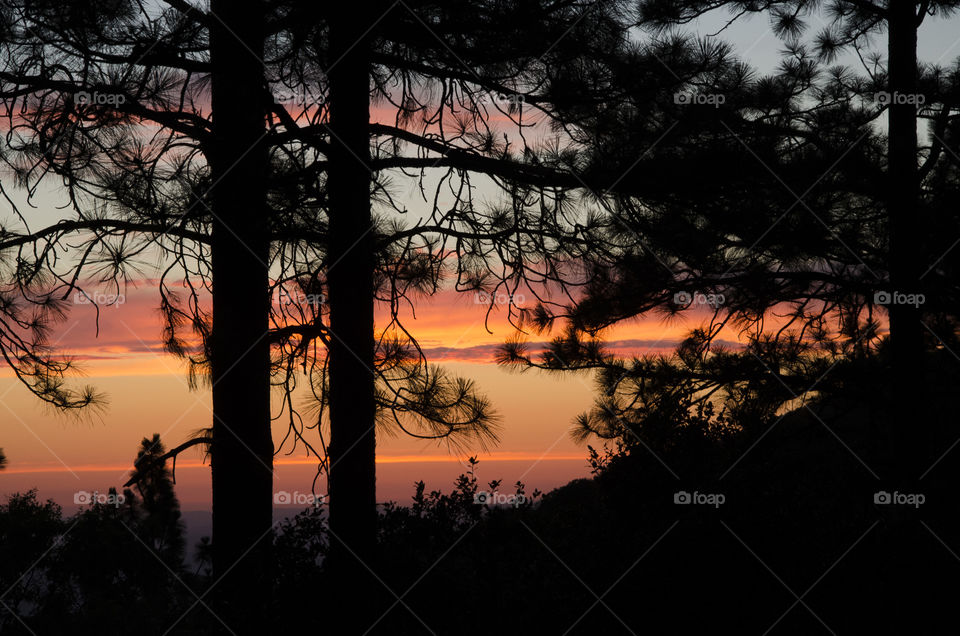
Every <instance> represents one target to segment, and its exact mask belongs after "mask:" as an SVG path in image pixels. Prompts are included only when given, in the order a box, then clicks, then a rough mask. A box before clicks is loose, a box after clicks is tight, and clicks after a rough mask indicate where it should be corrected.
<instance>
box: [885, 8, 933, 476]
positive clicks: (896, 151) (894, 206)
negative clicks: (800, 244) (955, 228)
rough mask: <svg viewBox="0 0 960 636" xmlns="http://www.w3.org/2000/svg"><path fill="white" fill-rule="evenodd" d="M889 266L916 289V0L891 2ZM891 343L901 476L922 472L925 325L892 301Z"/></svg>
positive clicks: (894, 277) (897, 287)
mask: <svg viewBox="0 0 960 636" xmlns="http://www.w3.org/2000/svg"><path fill="white" fill-rule="evenodd" d="M889 11H890V16H889V34H888V37H889V40H888V56H889V61H888V64H889V92H890V94H891V96H892V97H893V99H892V102H891V105H890V108H889V148H888V162H889V179H888V182H889V187H890V190H889V207H888V221H889V232H890V234H889V243H890V246H889V249H890V253H889V270H890V286H891V287H892V289H891V290H890V291H895V292H899V293H901V294H914V293H918V292H919V289H918V286H919V278H920V271H921V269H920V268H921V260H920V255H921V253H922V248H921V233H920V230H921V228H922V221H921V219H920V218H919V217H918V213H919V210H918V208H917V194H918V183H917V174H918V173H917V110H916V106H915V104H914V102H913V100H912V99H910V97H912V96H914V95H915V94H916V92H917V19H916V13H915V12H916V7H915V3H914V2H913V0H891V2H890V4H889ZM889 309H890V312H889V315H890V348H891V362H892V368H893V373H892V380H893V392H894V393H893V399H894V401H895V406H894V408H893V410H892V414H893V418H894V421H893V438H894V440H895V448H896V450H897V453H898V455H899V457H897V458H896V460H897V461H896V462H895V463H896V464H897V472H898V473H900V474H899V475H897V478H898V479H899V480H915V479H917V478H918V477H919V474H915V473H916V471H917V470H918V468H919V466H918V461H919V457H920V453H919V448H920V447H921V446H922V440H923V438H924V435H925V434H926V431H925V430H924V428H923V427H924V423H923V422H922V421H921V420H922V414H921V411H920V407H922V405H923V404H924V400H923V398H922V396H921V393H922V388H923V326H922V324H921V322H920V311H919V309H917V308H916V307H914V306H913V305H910V304H905V303H895V302H894V303H892V304H891V305H890V306H889Z"/></svg>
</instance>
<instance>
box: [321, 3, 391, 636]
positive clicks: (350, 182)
mask: <svg viewBox="0 0 960 636" xmlns="http://www.w3.org/2000/svg"><path fill="white" fill-rule="evenodd" d="M331 13H332V15H333V18H332V19H331V28H330V30H331V33H330V59H329V64H332V67H331V68H330V70H329V81H330V100H331V101H330V130H331V155H330V172H329V181H328V183H329V196H330V238H329V241H330V242H329V246H328V254H327V258H328V259H329V260H328V262H329V267H328V270H327V283H328V286H329V289H328V291H329V302H330V330H331V333H332V338H331V340H332V341H331V345H330V351H329V355H330V367H329V373H330V377H329V389H330V448H329V454H330V462H331V465H330V472H329V496H330V531H331V534H332V537H331V554H330V561H329V571H330V573H331V577H332V580H331V583H332V585H333V588H334V590H335V596H336V597H337V598H336V599H335V600H334V601H333V606H334V608H335V611H336V612H338V613H339V612H340V610H342V611H343V612H342V614H340V619H339V620H337V621H336V624H338V626H339V631H338V633H344V634H353V633H363V631H364V629H363V628H362V627H361V624H364V623H365V624H367V625H369V624H370V623H371V622H373V621H374V620H376V619H377V618H379V616H370V615H367V614H368V613H369V612H357V611H356V609H355V608H356V605H354V604H355V603H356V602H357V599H360V598H362V599H364V606H365V607H366V608H368V610H369V608H370V601H371V600H372V599H371V596H372V595H375V594H377V593H378V591H380V585H379V583H377V582H376V580H375V579H373V578H371V576H370V574H369V570H368V569H367V568H368V567H371V568H372V567H374V564H373V559H374V552H375V547H376V530H377V508H376V506H377V499H376V496H377V493H376V435H375V430H374V423H375V416H376V409H375V402H374V375H373V364H374V340H373V337H374V333H373V330H374V323H373V309H374V301H373V270H374V237H373V233H372V224H371V223H372V221H371V210H370V180H371V175H370V170H369V168H368V166H369V163H370V137H369V123H370V52H369V42H368V40H367V39H366V38H365V37H364V32H365V31H366V30H367V29H368V28H369V24H365V23H364V18H365V17H366V16H365V15H364V14H362V13H356V12H352V11H337V10H334V11H333V12H331ZM351 607H353V608H354V609H350V608H351Z"/></svg>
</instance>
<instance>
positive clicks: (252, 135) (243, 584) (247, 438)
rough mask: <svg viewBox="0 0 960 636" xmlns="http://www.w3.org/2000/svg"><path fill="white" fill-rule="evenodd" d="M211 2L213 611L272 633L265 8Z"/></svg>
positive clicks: (228, 0) (236, 624)
mask: <svg viewBox="0 0 960 636" xmlns="http://www.w3.org/2000/svg"><path fill="white" fill-rule="evenodd" d="M211 9H212V13H213V14H214V15H215V16H216V18H217V19H215V20H213V24H214V27H213V28H212V29H211V33H210V57H211V61H212V64H213V68H214V71H213V76H212V84H211V100H212V111H213V126H214V142H213V146H212V151H211V153H210V166H211V179H212V183H213V184H214V185H213V187H212V191H211V200H212V213H213V217H214V219H213V229H212V248H211V252H212V274H211V275H212V279H213V330H212V342H211V343H210V359H211V382H212V385H213V388H212V392H213V413H214V421H213V452H212V459H211V469H212V490H213V576H214V580H215V581H218V582H217V584H216V587H215V588H214V590H213V598H214V607H213V609H214V611H215V612H216V614H217V615H218V617H219V618H220V619H221V620H223V621H224V622H225V623H226V624H227V625H228V626H229V627H230V628H231V629H232V630H234V631H236V632H237V633H241V634H244V633H268V632H267V627H268V625H267V622H266V618H267V609H266V608H267V606H268V604H269V601H270V593H271V575H270V572H271V563H272V559H271V545H272V540H271V537H270V536H269V535H270V530H271V528H272V526H273V518H272V515H273V496H272V493H273V468H272V466H273V463H272V462H273V439H272V436H271V432H270V377H269V373H270V345H269V341H268V339H267V330H268V327H269V312H270V298H269V274H268V267H267V262H268V258H269V247H270V244H269V236H268V226H267V217H266V187H265V183H264V180H265V174H266V172H267V159H266V157H267V155H266V146H265V144H264V132H265V123H266V122H265V116H264V109H263V90H264V88H263V87H264V80H263V77H264V73H263V63H262V62H261V58H262V57H263V41H264V36H263V33H262V29H263V9H262V6H261V3H260V2H259V1H258V0H213V3H212V7H211ZM221 577H222V578H221Z"/></svg>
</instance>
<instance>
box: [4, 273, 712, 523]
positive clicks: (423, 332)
mask: <svg viewBox="0 0 960 636" xmlns="http://www.w3.org/2000/svg"><path fill="white" fill-rule="evenodd" d="M157 304H158V298H157V294H156V290H155V287H154V284H153V283H152V282H150V281H143V282H141V283H140V284H138V285H137V286H136V287H131V288H129V289H128V290H127V291H126V293H125V298H124V303H123V304H122V305H120V306H119V307H116V308H110V307H108V308H104V309H101V312H100V330H99V336H96V329H95V324H94V312H93V309H92V307H90V306H83V305H77V306H73V307H72V309H71V312H70V314H69V315H68V318H67V320H66V321H65V322H64V323H63V324H62V325H61V326H60V328H59V329H58V330H57V332H56V333H55V335H54V337H53V344H54V345H55V346H56V347H57V348H58V349H61V350H63V351H65V352H69V353H71V354H73V355H75V356H76V357H77V359H78V360H80V361H81V362H82V367H83V369H84V370H85V372H86V377H85V378H81V379H79V380H75V381H77V382H81V383H89V384H92V385H94V386H96V387H97V388H98V389H100V390H102V391H103V392H105V393H106V394H107V395H108V396H109V399H110V401H109V404H108V405H107V407H106V409H105V410H104V412H103V413H101V414H94V415H90V416H87V417H84V418H81V419H75V418H71V417H64V416H62V415H59V414H56V413H53V412H51V411H50V410H49V409H47V408H44V407H43V406H41V404H40V403H39V401H38V400H37V399H36V398H34V397H33V396H32V395H30V394H29V393H28V391H27V390H26V389H25V388H24V387H22V386H21V385H20V384H19V383H18V382H17V381H16V380H15V379H14V378H13V377H12V375H11V373H10V371H9V370H8V369H7V370H3V371H0V418H2V421H3V422H4V426H3V430H2V434H0V447H2V448H4V451H5V453H6V455H7V457H8V460H9V465H8V469H7V470H6V471H4V472H0V492H2V493H7V494H8V493H10V492H14V491H17V490H24V489H26V488H30V487H39V488H40V489H41V495H43V496H54V495H56V499H57V500H58V501H60V502H61V503H64V504H69V503H70V502H69V501H67V500H66V499H64V498H65V497H67V495H69V494H70V493H72V492H74V491H75V490H78V489H86V490H91V491H92V490H97V489H99V490H101V491H103V490H105V489H106V488H108V487H109V486H112V485H113V486H117V485H120V484H122V483H123V481H124V478H125V476H126V474H127V472H128V471H129V467H130V465H131V462H132V459H133V457H134V455H135V453H136V449H137V446H138V443H139V440H140V439H141V438H142V437H144V436H146V435H152V434H153V433H160V434H161V436H162V437H163V439H164V440H166V442H167V444H168V446H170V445H174V444H176V443H179V442H180V441H182V440H184V439H186V438H187V437H188V436H189V435H190V434H191V432H192V431H195V430H197V429H200V428H204V427H208V426H209V423H210V419H211V412H210V401H209V395H208V393H207V392H206V391H199V392H191V391H189V389H188V387H187V384H186V377H185V372H184V368H183V367H182V365H180V363H179V362H178V361H177V360H175V359H174V358H172V357H171V356H169V355H168V354H165V353H163V352H162V350H161V348H160V345H159V336H160V320H159V317H158V313H157V310H156V307H157ZM484 312H485V306H484V305H481V304H477V303H476V302H475V300H474V296H473V295H472V294H456V293H454V292H442V293H440V294H437V295H436V296H435V297H433V298H430V299H428V300H426V301H424V302H423V303H422V304H421V305H420V306H419V307H418V309H417V318H416V320H410V321H408V325H409V327H410V328H411V331H412V332H413V333H414V335H416V336H417V337H418V339H419V340H420V342H421V344H422V346H423V347H424V349H425V351H426V353H427V355H428V356H429V358H431V359H432V360H433V361H436V362H438V363H441V364H443V365H445V366H447V367H448V368H450V370H451V371H453V372H455V373H458V374H460V375H464V376H467V377H470V378H472V379H474V380H475V381H476V382H477V385H478V386H479V388H480V389H481V390H483V391H484V392H486V393H487V394H488V395H489V396H490V398H491V399H492V401H493V403H494V404H495V406H496V408H497V410H498V412H499V413H500V415H501V417H502V431H501V443H500V445H499V446H498V447H497V448H494V449H491V452H488V453H480V452H479V451H480V449H475V451H476V453H477V454H478V455H479V456H480V458H481V461H482V463H481V467H482V469H481V470H482V476H483V477H484V478H487V479H494V478H503V479H504V481H505V483H512V482H513V481H515V480H516V479H519V478H521V477H523V479H524V480H526V481H527V482H528V484H529V485H530V486H531V488H532V487H540V488H552V487H555V486H557V485H559V484H561V483H564V482H566V481H568V480H569V479H572V478H574V477H577V476H586V475H587V473H588V469H587V464H586V462H585V457H586V449H585V448H583V447H581V446H578V445H575V444H574V443H573V442H572V441H571V440H570V437H569V434H568V432H569V429H570V426H571V421H572V418H573V417H574V416H575V415H576V414H577V413H578V412H580V411H583V410H586V409H587V408H589V407H590V404H591V402H592V399H593V396H592V378H591V376H590V375H587V374H570V375H565V376H562V377H561V376H557V375H553V374H543V373H539V372H527V373H523V374H519V373H516V372H510V371H507V370H505V369H502V368H499V367H497V366H496V365H495V364H493V363H492V356H493V352H494V350H495V348H496V346H497V345H498V344H500V343H502V342H503V341H504V340H505V339H506V338H507V337H508V336H509V335H511V334H512V333H513V330H512V328H510V327H509V326H508V325H507V324H506V322H505V320H504V313H503V312H498V313H495V314H494V316H493V319H492V320H491V322H490V323H489V324H490V327H491V329H492V330H493V333H492V334H491V333H488V332H487V331H486V330H485V329H484ZM696 324H697V320H696V319H695V318H691V319H689V320H686V321H682V322H680V323H677V324H673V325H670V326H665V325H663V324H660V323H658V322H654V321H650V322H644V323H636V324H632V325H627V326H625V327H622V328H618V329H617V330H616V332H613V333H612V334H611V338H612V339H615V340H617V341H621V342H622V344H624V345H628V346H627V347H626V348H627V349H630V350H632V351H636V352H643V351H649V352H655V351H657V352H666V351H669V350H670V349H671V347H672V346H673V345H674V344H675V342H676V341H677V339H678V338H680V337H682V335H683V333H684V332H685V331H687V330H689V329H690V328H691V327H693V326H695V325H696ZM532 339H533V340H534V341H539V340H542V339H544V338H543V337H536V336H533V337H532ZM283 433H284V429H283V427H282V426H281V425H278V426H277V427H276V429H275V435H274V438H275V441H276V443H279V442H280V440H281V439H282V438H283ZM464 457H465V456H457V455H453V454H451V453H450V451H449V450H448V449H447V448H446V447H445V446H444V445H442V444H440V445H438V444H437V443H435V442H426V441H421V440H415V439H412V438H409V437H403V436H398V437H393V438H391V437H381V439H380V467H379V484H380V496H381V498H384V499H386V498H392V499H403V498H405V497H406V496H408V495H409V494H411V493H412V483H413V481H415V480H416V479H420V478H432V479H433V480H434V481H433V483H428V487H433V488H439V487H443V488H448V487H449V485H450V482H451V481H452V480H453V478H454V477H455V476H456V475H457V474H459V472H461V471H462V470H463V466H462V464H461V461H462V459H464ZM181 459H182V461H181V462H178V468H179V470H178V493H179V495H180V497H181V498H182V499H183V500H184V503H185V505H188V504H193V505H201V506H202V505H204V504H205V502H206V501H208V499H209V492H208V491H209V471H208V470H207V469H206V468H205V467H202V466H201V463H200V456H199V453H195V452H188V453H187V454H186V455H184V456H183V457H182V458H181ZM277 461H278V470H277V474H278V480H277V485H278V488H280V487H284V486H285V487H286V489H287V490H290V491H293V490H297V489H299V490H300V491H304V492H309V490H310V483H311V480H312V477H313V471H314V466H315V464H314V462H312V461H311V460H308V459H307V458H306V457H304V456H303V455H302V454H300V451H298V453H297V454H296V455H295V456H292V457H287V456H285V455H283V454H281V455H278V457H277ZM535 482H537V483H535ZM70 498H71V499H72V497H70Z"/></svg>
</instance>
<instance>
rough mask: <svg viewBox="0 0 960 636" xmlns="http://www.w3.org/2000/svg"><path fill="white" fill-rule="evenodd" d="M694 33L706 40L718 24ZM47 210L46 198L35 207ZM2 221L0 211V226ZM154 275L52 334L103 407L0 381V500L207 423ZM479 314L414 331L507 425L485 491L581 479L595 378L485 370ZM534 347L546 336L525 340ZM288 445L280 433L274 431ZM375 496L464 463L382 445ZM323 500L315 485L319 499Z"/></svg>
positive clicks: (771, 42)
mask: <svg viewBox="0 0 960 636" xmlns="http://www.w3.org/2000/svg"><path fill="white" fill-rule="evenodd" d="M694 26H695V27H697V26H699V28H700V31H701V32H702V33H704V34H705V33H710V32H713V31H715V30H716V28H715V27H716V26H717V24H709V25H694ZM952 28H955V25H954V27H951V25H950V24H949V23H945V22H942V21H931V22H930V23H929V26H927V25H926V24H925V25H924V29H925V30H926V33H925V35H922V37H921V38H920V57H921V59H922V60H925V61H929V62H936V61H940V62H941V63H945V62H947V61H949V60H951V59H953V58H954V57H955V56H956V55H957V54H958V53H960V47H958V37H960V34H957V33H956V32H955V31H953V30H951V29H952ZM724 37H725V39H727V40H729V41H730V42H731V43H733V44H734V47H735V48H734V50H735V51H736V52H737V54H738V55H740V56H742V57H744V58H745V59H746V60H747V61H748V62H750V63H751V64H753V65H755V66H758V67H759V68H760V69H763V70H769V69H770V68H772V66H773V65H774V64H776V63H777V60H778V59H779V58H778V55H777V52H778V51H779V50H780V49H781V46H782V45H781V44H780V43H779V41H778V40H777V38H776V37H775V36H774V35H773V33H772V32H771V31H770V29H769V25H768V23H767V21H766V20H765V19H763V18H754V19H752V20H745V21H743V22H739V23H737V24H736V25H735V26H734V27H733V28H732V29H731V30H730V31H728V32H726V33H725V36H724ZM40 203H42V200H41V201H40ZM31 213H35V214H36V216H35V217H34V218H35V219H37V221H36V223H37V226H40V225H41V224H42V222H43V221H44V220H50V219H53V218H56V215H57V211H56V209H55V205H54V204H53V203H52V201H51V202H50V204H49V205H48V206H46V207H45V206H43V205H40V207H39V209H37V210H34V211H31ZM8 218H9V210H8V209H7V208H6V206H5V205H3V206H0V220H3V221H5V222H6V221H7V220H8ZM154 275H155V274H152V273H148V274H147V275H146V277H145V278H144V279H143V280H140V281H135V284H134V285H133V286H131V287H130V288H128V289H126V290H125V291H124V303H123V304H122V305H120V306H119V307H116V308H106V309H104V310H103V311H102V312H101V317H100V325H99V336H97V335H96V329H95V324H94V312H93V311H92V309H91V308H90V307H89V306H86V307H85V306H77V307H74V308H73V310H72V311H71V313H70V315H69V316H68V318H67V320H66V321H65V322H64V323H63V324H62V325H61V326H60V328H59V329H58V330H57V332H56V334H55V336H54V338H53V340H54V342H53V344H54V345H55V346H56V347H57V348H58V349H62V350H63V351H64V352H67V353H70V354H72V355H75V356H76V357H77V359H78V360H79V361H80V362H81V363H82V366H83V368H84V370H85V372H86V378H85V379H84V380H83V382H88V383H90V384H92V385H94V386H95V387H97V388H98V389H99V390H101V391H103V392H104V393H106V394H107V395H108V396H109V404H108V405H107V406H106V408H105V409H104V410H103V411H102V412H100V413H96V414H89V415H87V416H84V417H83V418H80V419H76V418H70V417H65V416H62V415H58V414H56V413H53V412H51V411H50V410H49V409H45V408H44V407H43V406H41V404H40V403H39V401H38V400H37V399H36V398H34V397H33V396H31V395H30V394H29V393H28V391H27V390H26V389H25V388H24V387H23V386H21V385H20V384H19V383H18V382H17V381H16V380H15V379H14V378H13V377H12V375H11V373H10V372H9V370H7V369H3V370H0V421H2V422H3V428H2V432H0V447H2V448H3V449H4V452H5V453H6V455H7V457H8V460H9V464H8V468H7V470H6V471H4V472H2V473H0V492H2V493H5V494H9V493H12V492H15V491H23V490H26V489H28V488H32V487H37V488H39V490H40V494H41V496H43V497H53V498H55V499H56V500H57V501H58V502H60V503H62V504H64V505H66V506H67V507H68V508H69V507H71V506H72V494H73V493H74V492H76V491H77V490H90V491H93V490H101V491H102V490H105V489H106V488H108V487H110V486H120V485H122V483H123V482H124V481H125V478H126V476H127V474H128V472H129V470H130V467H131V465H132V460H133V458H134V456H135V453H136V450H137V447H138V444H139V441H140V439H141V438H143V437H144V436H147V435H152V434H153V433H160V434H161V436H162V437H163V439H164V440H165V442H166V443H167V445H168V446H171V445H175V444H177V443H179V442H181V441H183V440H184V439H186V438H187V437H188V436H190V434H191V433H192V432H193V431H196V430H197V429H200V428H205V427H208V426H209V425H210V421H211V411H210V404H209V394H208V391H206V390H200V391H197V392H191V391H190V390H189V389H188V387H187V382H186V371H185V368H184V367H183V366H182V365H181V364H180V363H179V362H177V361H176V360H175V359H174V358H172V357H171V356H169V355H167V354H165V353H163V352H162V350H161V347H160V344H159V339H160V320H159V316H158V313H157V306H158V299H157V294H156V290H155V286H154V282H153V280H152V279H151V278H150V277H151V276H154ZM484 312H485V306H483V305H480V304H477V303H475V302H474V298H473V295H472V294H459V295H458V294H455V293H453V292H450V291H447V292H442V293H440V294H438V295H437V296H435V297H433V298H431V299H429V300H427V301H424V302H423V303H422V304H421V305H420V306H419V307H418V315H417V318H416V320H411V321H409V325H410V327H411V328H412V330H413V332H414V334H415V335H416V337H417V338H418V339H419V341H420V343H421V345H422V346H423V347H424V349H425V350H426V353H427V354H428V356H429V357H430V358H431V361H433V362H438V363H442V364H444V365H447V366H449V367H450V368H451V369H452V370H453V371H456V372H457V373H459V374H461V375H464V376H467V377H469V378H472V379H474V380H476V382H477V384H478V386H479V387H480V388H481V390H483V391H484V392H486V393H487V394H488V395H489V397H490V398H491V399H492V402H493V404H494V405H495V406H496V409H497V410H498V412H499V413H500V415H501V417H502V419H501V423H502V429H501V442H500V444H499V445H498V446H497V447H496V448H493V449H491V450H490V452H487V453H482V452H480V449H476V454H477V455H478V456H479V458H480V459H481V464H480V477H481V479H483V480H486V479H495V478H502V479H503V480H504V483H506V484H509V483H512V482H513V481H515V480H517V479H523V480H524V481H525V482H526V483H527V484H528V486H529V487H530V488H534V487H539V488H542V489H549V488H553V487H556V486H558V485H560V484H562V483H564V482H566V481H568V480H570V479H572V478H575V477H578V476H586V475H587V474H588V466H587V463H586V461H585V457H586V449H585V448H584V447H582V446H578V445H576V444H574V443H573V442H572V441H571V439H570V436H569V430H570V427H571V424H572V419H573V417H574V416H575V415H576V414H577V413H579V412H581V411H583V410H585V409H587V408H589V407H590V405H591V402H592V399H593V395H592V377H591V376H590V375H589V374H581V375H567V376H563V377H557V376H554V375H547V374H542V373H534V372H528V373H525V374H517V373H511V372H509V371H507V370H505V369H501V368H498V367H497V366H496V365H495V364H493V352H494V349H495V347H496V346H497V345H499V344H501V343H502V342H504V340H506V339H507V338H508V337H510V336H511V335H512V334H513V330H512V328H511V327H510V326H509V325H507V324H506V323H505V322H504V320H503V316H502V314H500V315H499V316H498V315H497V314H495V315H494V320H493V321H492V322H491V323H490V327H491V329H492V331H493V333H488V332H487V331H486V330H485V327H484ZM701 320H702V315H701V316H698V315H696V314H693V313H691V314H690V315H689V316H688V317H686V318H684V319H682V320H678V321H674V322H671V323H668V324H665V323H663V322H661V321H660V320H658V319H657V318H651V319H649V320H647V321H645V322H642V323H634V324H627V325H624V326H622V327H620V328H618V329H617V330H616V331H614V332H611V333H610V334H607V337H608V339H610V340H611V341H613V342H614V343H615V344H617V345H618V346H617V348H618V349H619V350H622V351H626V352H631V353H658V352H668V351H669V350H670V349H671V348H672V346H673V345H675V344H676V342H677V341H678V340H679V339H680V338H681V337H682V336H683V335H684V333H685V332H687V331H688V330H690V329H691V328H693V327H695V326H697V325H698V324H699V323H700V321H701ZM532 339H533V340H534V341H536V340H539V339H542V337H539V336H532ZM274 437H275V441H276V443H279V441H280V440H281V439H282V438H283V426H282V425H280V424H278V425H277V428H276V429H275V436H274ZM379 442H380V451H379V452H380V462H381V463H380V466H379V489H380V490H379V494H380V498H381V499H382V500H386V499H394V500H405V499H406V498H407V497H409V495H410V494H411V493H412V483H413V481H415V480H416V479H420V478H423V479H426V480H427V481H428V487H430V488H441V487H442V488H445V489H449V487H450V483H451V481H452V480H453V478H454V477H455V476H456V475H457V474H458V473H459V472H461V471H462V470H463V464H462V460H463V459H465V455H457V454H451V453H450V451H449V450H448V449H447V448H446V447H445V446H444V445H443V444H440V445H438V444H436V443H428V442H422V441H417V440H414V439H411V438H406V437H403V436H397V437H393V438H389V437H383V436H381V438H380V440H379ZM315 465H316V463H315V460H312V459H308V458H306V457H305V456H304V455H302V454H301V453H300V452H299V451H298V453H297V454H295V455H292V456H286V455H283V454H280V455H278V456H277V478H276V490H287V491H291V492H293V491H301V492H309V490H310V487H311V481H312V478H313V473H314V470H315ZM177 480H178V490H177V493H178V495H179V496H180V498H181V500H182V502H183V504H184V507H185V508H187V509H190V508H202V507H204V506H206V505H208V503H209V469H208V468H207V467H205V466H203V465H202V463H201V457H200V455H199V453H197V452H195V451H190V452H188V453H187V454H186V455H184V456H182V457H181V461H180V462H178V471H177ZM321 491H322V488H321Z"/></svg>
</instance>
